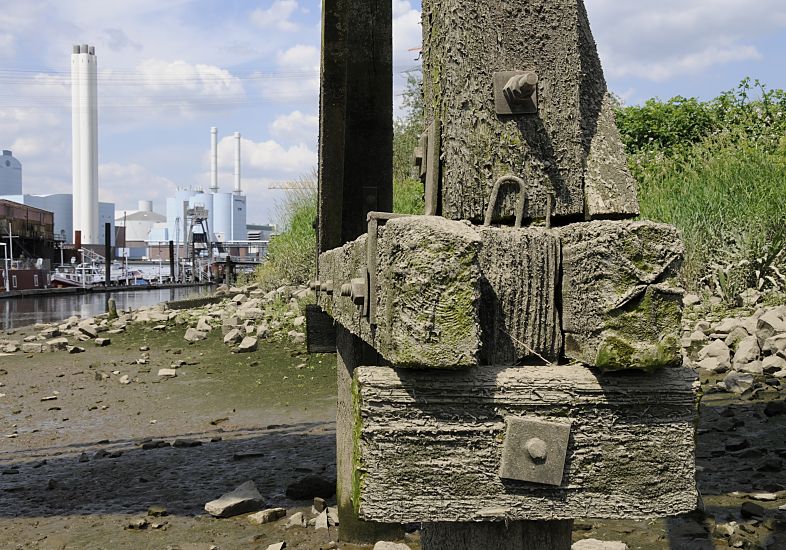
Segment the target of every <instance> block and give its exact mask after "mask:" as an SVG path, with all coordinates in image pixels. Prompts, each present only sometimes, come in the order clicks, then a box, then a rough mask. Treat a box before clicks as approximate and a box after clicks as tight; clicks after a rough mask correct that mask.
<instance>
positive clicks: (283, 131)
mask: <svg viewBox="0 0 786 550" xmlns="http://www.w3.org/2000/svg"><path fill="white" fill-rule="evenodd" d="M270 134H271V135H272V136H273V137H274V138H276V139H278V140H283V141H288V142H292V141H294V142H298V143H305V144H314V145H316V142H317V137H318V136H319V117H318V116H315V115H306V114H303V113H302V112H300V111H293V112H291V113H289V114H286V115H279V116H278V117H276V119H275V120H274V121H273V122H272V123H271V124H270Z"/></svg>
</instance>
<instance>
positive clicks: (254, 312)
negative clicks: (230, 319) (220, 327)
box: [237, 307, 265, 321]
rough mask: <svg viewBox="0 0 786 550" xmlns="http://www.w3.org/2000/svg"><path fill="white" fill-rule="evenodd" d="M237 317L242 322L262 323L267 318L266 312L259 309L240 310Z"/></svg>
mask: <svg viewBox="0 0 786 550" xmlns="http://www.w3.org/2000/svg"><path fill="white" fill-rule="evenodd" d="M237 316H238V317H239V318H240V320H241V321H249V320H250V321H261V320H262V319H264V318H265V312H264V311H263V310H262V309H260V308H258V307H252V308H248V309H242V310H239V311H238V312H237Z"/></svg>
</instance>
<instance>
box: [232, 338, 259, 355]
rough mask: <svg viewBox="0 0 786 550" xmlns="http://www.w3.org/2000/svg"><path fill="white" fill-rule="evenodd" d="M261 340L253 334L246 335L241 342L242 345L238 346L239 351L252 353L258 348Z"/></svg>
mask: <svg viewBox="0 0 786 550" xmlns="http://www.w3.org/2000/svg"><path fill="white" fill-rule="evenodd" d="M258 344H259V341H258V340H257V339H256V338H254V337H253V336H246V337H245V338H243V341H242V342H240V345H239V346H238V347H237V352H238V353H250V352H252V351H256V350H257V345H258Z"/></svg>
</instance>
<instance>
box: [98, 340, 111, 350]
mask: <svg viewBox="0 0 786 550" xmlns="http://www.w3.org/2000/svg"><path fill="white" fill-rule="evenodd" d="M111 343H112V340H110V339H109V338H96V339H95V344H96V346H98V347H99V348H103V347H106V346H108V345H110V344H111Z"/></svg>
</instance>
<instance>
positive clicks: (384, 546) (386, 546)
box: [374, 540, 412, 550]
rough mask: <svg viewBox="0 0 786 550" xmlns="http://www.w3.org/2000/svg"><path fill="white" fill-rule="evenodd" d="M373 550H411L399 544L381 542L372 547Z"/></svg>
mask: <svg viewBox="0 0 786 550" xmlns="http://www.w3.org/2000/svg"><path fill="white" fill-rule="evenodd" d="M374 550H412V549H411V548H410V547H409V546H407V545H406V544H403V543H400V542H387V541H385V540H381V541H379V542H378V543H376V544H375V545H374Z"/></svg>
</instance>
